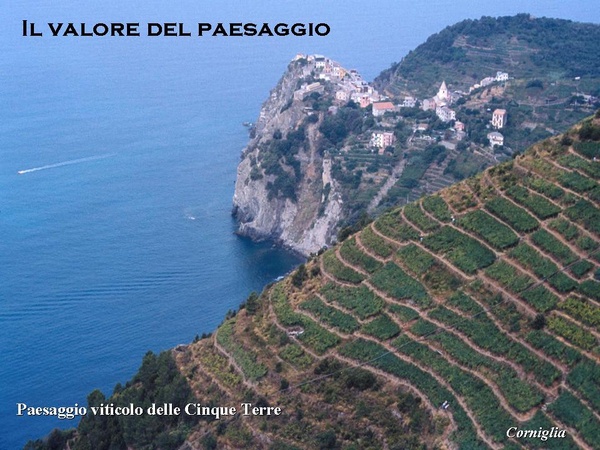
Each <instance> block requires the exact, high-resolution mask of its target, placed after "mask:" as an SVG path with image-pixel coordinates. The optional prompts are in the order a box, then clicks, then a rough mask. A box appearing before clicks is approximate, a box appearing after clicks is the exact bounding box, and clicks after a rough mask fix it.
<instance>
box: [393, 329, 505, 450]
mask: <svg viewBox="0 0 600 450" xmlns="http://www.w3.org/2000/svg"><path fill="white" fill-rule="evenodd" d="M393 345H394V346H395V347H396V348H397V349H398V351H399V352H401V353H403V354H406V355H408V356H410V357H412V358H413V359H415V360H416V361H418V362H419V363H421V364H422V365H424V366H427V367H429V368H431V369H432V370H433V371H434V372H436V373H437V374H438V375H440V376H442V377H443V378H444V379H445V380H448V383H449V384H450V385H451V386H452V388H453V389H454V391H455V392H457V393H458V394H459V395H461V396H462V397H463V398H464V399H465V401H466V403H467V404H468V405H469V407H470V408H471V410H472V411H473V412H474V413H475V415H476V417H477V420H478V421H479V423H480V424H481V426H482V427H483V429H484V430H486V432H487V433H489V434H490V435H491V436H493V437H494V439H496V440H498V441H503V440H504V439H506V430H507V429H508V428H509V427H510V426H511V424H512V419H511V417H510V415H509V414H508V413H507V412H506V411H505V410H504V409H503V408H502V406H501V405H500V402H499V401H498V399H497V397H496V396H495V395H494V394H493V392H492V390H491V389H490V388H489V387H488V386H487V385H486V384H485V383H483V382H482V381H481V380H480V379H479V378H477V377H475V376H473V375H471V374H470V373H467V372H464V371H462V370H461V369H460V368H459V367H457V366H454V365H451V364H448V362H447V361H446V360H445V359H444V358H443V357H442V356H440V355H438V354H437V353H436V352H435V351H433V350H431V349H429V348H428V347H426V346H425V345H423V344H420V343H417V342H415V341H412V340H411V339H409V338H408V337H406V336H400V337H399V338H398V339H396V340H395V341H394V342H393Z"/></svg>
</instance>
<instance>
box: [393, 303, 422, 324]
mask: <svg viewBox="0 0 600 450" xmlns="http://www.w3.org/2000/svg"><path fill="white" fill-rule="evenodd" d="M388 311H389V312H390V313H392V314H393V315H394V317H396V318H398V319H400V320H401V321H402V322H410V321H411V320H415V319H418V318H419V313H418V312H416V311H415V310H414V309H412V308H408V307H406V306H402V305H396V304H395V303H390V304H389V305H388Z"/></svg>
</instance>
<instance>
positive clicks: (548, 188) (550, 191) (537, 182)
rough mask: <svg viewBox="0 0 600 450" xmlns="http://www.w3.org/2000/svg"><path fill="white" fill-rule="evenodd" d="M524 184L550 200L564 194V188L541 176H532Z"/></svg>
mask: <svg viewBox="0 0 600 450" xmlns="http://www.w3.org/2000/svg"><path fill="white" fill-rule="evenodd" d="M524 184H526V185H527V186H529V187H530V188H531V189H533V190H534V191H537V192H539V193H540V194H543V195H545V196H546V197H548V198H549V199H552V200H558V199H560V198H561V197H562V196H563V195H565V191H564V190H562V189H561V188H560V187H558V186H557V185H556V184H553V183H550V182H549V181H546V180H544V179H543V178H532V179H531V180H528V181H525V183H524Z"/></svg>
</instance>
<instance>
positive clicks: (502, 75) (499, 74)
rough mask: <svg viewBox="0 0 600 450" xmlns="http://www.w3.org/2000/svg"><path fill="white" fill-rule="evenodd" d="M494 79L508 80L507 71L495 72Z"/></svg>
mask: <svg viewBox="0 0 600 450" xmlns="http://www.w3.org/2000/svg"><path fill="white" fill-rule="evenodd" d="M496 81H508V73H506V72H500V71H498V72H496Z"/></svg>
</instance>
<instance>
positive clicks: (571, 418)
mask: <svg viewBox="0 0 600 450" xmlns="http://www.w3.org/2000/svg"><path fill="white" fill-rule="evenodd" d="M599 127H600V119H599V118H598V117H596V118H595V119H593V120H591V119H590V120H588V121H587V122H586V123H584V124H583V125H581V126H579V127H578V128H575V129H573V130H571V131H570V132H569V133H568V134H566V135H564V136H561V137H558V138H553V139H551V140H547V141H544V142H542V143H540V144H538V145H537V146H535V147H534V148H532V149H530V150H529V151H528V152H526V154H524V155H522V156H519V157H517V158H515V159H514V160H513V161H511V162H509V163H505V164H502V165H500V166H497V167H495V168H492V169H489V170H487V171H486V172H484V173H483V174H481V175H479V176H477V177H475V178H471V179H469V180H466V181H465V182H463V183H460V184H458V185H455V186H452V187H450V188H448V189H446V190H444V191H441V193H440V194H439V195H437V196H434V197H428V198H424V199H421V200H420V201H417V202H415V203H412V204H409V205H407V206H406V207H404V208H403V209H396V210H393V211H391V212H388V213H387V214H385V215H384V216H382V217H380V218H379V219H378V220H377V221H375V222H374V223H371V224H370V225H369V226H368V227H367V228H365V229H364V230H362V231H361V232H359V233H357V234H355V235H354V236H351V237H350V238H348V239H347V240H345V241H344V242H343V243H341V245H338V246H337V247H335V248H332V249H329V250H327V251H326V252H325V253H324V254H322V255H321V256H319V257H316V258H313V259H312V260H310V261H309V262H308V263H307V264H306V265H305V266H303V267H302V268H301V269H300V270H299V271H297V272H296V273H295V274H293V275H292V276H290V277H288V278H287V279H286V280H284V281H282V282H280V283H277V284H276V285H273V286H271V287H269V288H268V289H267V290H266V291H265V292H264V293H263V295H262V300H259V301H258V302H254V301H253V302H252V304H247V305H246V308H245V309H242V310H241V311H240V312H239V313H238V314H237V316H236V317H233V318H231V319H229V320H227V321H226V322H225V323H224V325H223V326H221V328H219V330H218V331H217V332H216V333H215V335H214V336H213V337H212V338H210V339H204V340H201V341H200V342H198V343H196V344H193V345H191V346H189V347H188V348H187V349H185V350H184V351H181V352H178V353H177V356H178V361H179V364H180V366H181V368H182V371H183V373H185V374H186V375H187V376H188V378H189V380H190V382H191V383H192V386H193V388H194V390H195V393H196V395H197V396H198V397H199V398H206V394H205V392H206V387H207V386H210V387H211V389H214V390H215V392H218V395H223V396H225V397H226V398H231V399H232V401H233V399H236V398H238V399H239V398H241V397H240V394H239V393H240V392H241V391H246V392H247V394H246V395H249V396H261V401H262V402H264V403H265V404H267V403H268V404H271V405H278V406H281V407H282V410H283V411H284V413H283V416H281V417H277V418H260V419H257V418H256V417H253V418H245V420H243V419H242V420H241V421H240V423H239V424H238V426H237V427H236V428H235V429H236V430H244V432H245V433H246V434H247V436H248V437H250V436H251V437H252V439H254V443H255V444H256V445H258V446H264V447H265V448H269V447H273V446H275V447H277V445H279V444H281V445H284V446H285V445H294V446H297V447H298V448H315V446H316V447H318V446H321V447H322V448H326V447H327V445H330V444H331V445H333V446H334V447H335V446H338V447H339V448H380V447H382V446H386V445H387V446H388V447H389V448H407V447H408V448H414V447H416V446H417V445H422V446H423V447H426V448H434V447H435V446H438V447H446V448H493V449H498V448H515V449H516V448H559V449H568V448H585V449H592V448H600V414H599V411H600V365H599V363H600V327H599V325H600V281H599V279H600V209H599V208H600V185H599V184H598V182H599V180H600V162H598V158H600V142H598V133H599V131H600V128H599ZM594 133H595V134H594ZM594 139H595V140H594ZM249 393H252V394H249ZM240 425H241V428H240ZM511 427H517V429H520V430H539V429H540V427H541V428H542V429H548V430H550V429H552V427H556V428H558V429H560V430H565V431H566V437H564V438H554V439H548V440H547V441H541V440H540V439H536V438H530V439H523V438H516V437H507V430H509V429H510V428H511ZM225 428H226V430H225V431H224V432H223V434H222V435H221V436H217V435H216V434H214V433H215V432H214V431H210V430H212V429H211V427H210V426H206V427H203V428H202V431H201V432H200V433H199V434H198V436H206V433H209V434H211V433H212V434H214V435H215V438H216V439H217V440H218V441H219V442H221V441H223V443H225V442H227V443H229V444H231V445H233V446H235V437H232V436H230V435H228V432H227V430H228V429H229V428H228V427H225ZM308 430H314V431H313V432H312V433H310V434H307V433H308ZM239 432H241V431H239ZM202 433H204V434H202ZM197 439H200V440H201V439H202V437H197ZM193 440H194V438H192V441H193ZM352 445H354V447H352Z"/></svg>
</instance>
